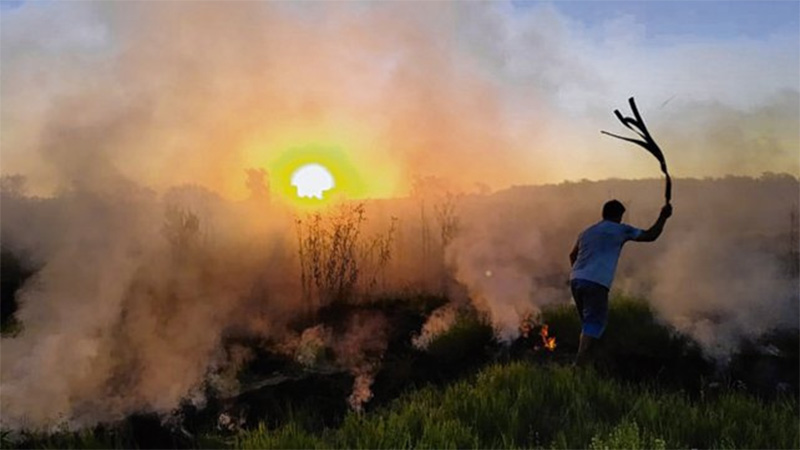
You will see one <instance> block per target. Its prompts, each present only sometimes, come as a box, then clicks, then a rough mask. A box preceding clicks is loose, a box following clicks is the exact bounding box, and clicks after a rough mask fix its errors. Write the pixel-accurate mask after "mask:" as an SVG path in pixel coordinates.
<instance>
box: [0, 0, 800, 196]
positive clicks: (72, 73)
mask: <svg viewBox="0 0 800 450" xmlns="http://www.w3.org/2000/svg"><path fill="white" fill-rule="evenodd" d="M0 13H2V18H0V25H2V29H0V162H2V169H1V170H2V173H3V174H4V175H8V174H23V175H25V176H26V177H27V179H28V186H29V188H30V189H31V190H32V191H34V192H40V193H47V192H54V191H58V190H60V189H68V188H75V186H77V185H90V184H92V183H95V184H97V183H99V185H102V183H105V182H107V180H108V177H109V174H114V176H118V177H122V178H125V179H128V180H134V181H135V182H137V183H140V184H142V185H144V186H148V187H151V188H154V189H157V190H158V189H163V188H166V187H168V186H170V185H175V184H183V183H194V184H200V185H203V186H206V187H208V188H210V189H215V190H218V191H219V192H221V193H224V194H225V195H228V196H230V197H234V198H236V197H242V196H243V195H245V194H246V192H245V188H244V175H243V174H244V170H246V169H248V168H253V167H260V168H264V169H266V170H267V171H269V172H274V173H273V175H274V176H275V178H274V182H275V183H286V182H287V181H286V180H287V179H288V178H289V177H288V175H282V174H280V173H278V167H277V165H278V161H285V160H286V159H287V153H291V152H293V151H295V150H296V149H298V148H300V149H306V150H308V149H309V148H311V147H313V148H315V150H314V151H317V152H324V151H326V150H325V149H332V151H335V152H338V153H337V154H341V155H343V156H342V158H343V159H341V160H340V161H339V162H338V163H337V164H341V165H342V166H343V167H344V166H347V167H348V170H346V171H345V172H347V173H348V174H356V175H348V176H354V177H359V178H360V179H359V180H358V182H353V183H351V184H352V185H353V186H356V185H357V186H360V188H359V189H358V190H357V191H356V190H354V191H352V192H350V194H352V195H354V196H362V197H363V196H375V197H385V196H392V195H404V194H405V193H407V192H409V190H410V189H411V187H412V186H413V183H414V180H416V179H420V178H424V177H438V178H441V179H443V180H445V182H446V183H448V184H449V185H451V186H453V188H454V189H460V190H466V191H469V190H472V189H478V188H481V189H483V188H484V187H489V188H490V189H501V188H504V187H508V186H510V185H515V184H543V183H558V182H561V181H563V180H579V179H604V178H643V177H656V176H659V172H658V166H657V164H656V163H655V161H654V160H653V159H652V158H650V157H649V156H648V155H647V154H646V153H645V152H641V151H640V150H637V149H635V148H632V147H629V146H626V145H625V144H623V143H622V142H621V141H616V140H613V139H610V138H607V137H602V136H601V135H600V133H599V131H600V130H601V129H604V130H608V131H612V132H617V133H624V130H622V129H620V128H621V126H620V125H619V124H618V123H617V122H616V119H615V118H614V116H613V114H612V111H613V110H614V109H617V108H619V109H622V110H623V111H626V108H627V99H628V97H630V96H635V97H636V99H637V104H638V105H639V109H640V111H642V113H643V115H644V117H645V120H646V121H647V123H648V126H649V128H650V129H651V132H652V133H653V134H654V137H655V138H656V140H657V141H658V142H659V144H660V145H661V147H662V148H663V149H664V153H665V155H666V158H667V162H668V164H669V166H670V169H671V171H672V173H673V175H675V176H678V177H681V176H684V177H707V176H710V177H720V176H725V175H729V174H733V175H749V176H758V175H760V174H761V173H763V172H768V171H771V172H788V173H790V174H793V175H796V176H797V175H800V160H799V158H800V156H798V155H800V144H799V143H798V139H799V138H798V134H800V130H798V127H799V126H800V125H798V123H800V101H799V100H798V96H799V94H798V91H799V90H800V19H798V18H799V17H800V2H793V1H786V2H762V1H759V2H745V1H735V2H722V1H719V2H717V1H684V2H681V1H670V2H657V1H641V2H639V1H613V2H604V1H591V2H589V1H585V2H584V1H558V2H510V3H509V2H490V3H456V2H451V3H447V2H441V3H418V2H415V3H410V2H409V3H402V2H389V3H359V2H341V3H336V2H334V3H275V2H263V3H261V2H234V3H225V2H185V3H184V2H123V3H114V2H89V1H86V2H51V1H44V2H24V1H13V2H6V1H3V2H2V8H0ZM290 159H291V158H290Z"/></svg>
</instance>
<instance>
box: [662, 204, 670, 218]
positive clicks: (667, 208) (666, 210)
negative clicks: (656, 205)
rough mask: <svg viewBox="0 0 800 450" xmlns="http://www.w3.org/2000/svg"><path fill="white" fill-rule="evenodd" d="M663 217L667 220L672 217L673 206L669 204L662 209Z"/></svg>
mask: <svg viewBox="0 0 800 450" xmlns="http://www.w3.org/2000/svg"><path fill="white" fill-rule="evenodd" d="M661 217H663V218H665V219H669V218H670V217H672V205H670V204H669V203H667V204H666V205H664V206H663V207H662V208H661Z"/></svg>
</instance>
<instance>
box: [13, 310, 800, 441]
mask: <svg viewBox="0 0 800 450" xmlns="http://www.w3.org/2000/svg"><path fill="white" fill-rule="evenodd" d="M438 302H439V300H437V301H436V302H434V304H428V303H425V305H426V306H425V309H426V311H429V310H430V309H432V308H433V307H434V306H436V305H438ZM421 305H422V304H421ZM375 307H380V308H382V309H384V310H391V307H392V304H385V305H375ZM420 307H421V306H420ZM399 311H400V310H398V311H395V312H394V313H393V314H394V315H398V314H399ZM403 311H404V310H403ZM406 312H407V313H408V311H406ZM409 314H410V313H408V314H407V315H409ZM409 320H410V321H411V322H414V321H413V320H411V319H409ZM542 320H543V322H545V323H547V324H548V325H549V327H550V332H551V333H552V334H553V335H555V336H556V337H557V339H558V348H557V349H556V352H554V353H552V354H551V353H547V352H544V351H539V352H532V351H530V350H529V349H530V348H531V344H532V343H535V341H537V339H538V336H533V337H532V338H531V339H532V341H531V342H522V341H520V342H519V344H520V346H521V348H522V349H527V350H525V351H523V352H520V353H519V354H518V355H517V356H516V357H514V356H511V357H507V358H500V359H496V361H503V362H495V363H489V362H488V361H491V360H492V358H493V356H492V352H493V351H496V350H497V349H498V347H497V345H498V344H497V342H496V340H494V338H493V335H492V329H491V325H490V324H488V323H487V321H486V320H485V319H484V318H481V317H480V316H479V315H473V314H461V315H459V318H458V320H457V321H456V323H455V324H454V326H453V327H452V328H450V329H449V330H448V331H447V332H445V333H443V334H441V335H440V336H438V337H437V338H436V339H434V340H433V341H432V342H431V344H430V345H429V347H428V350H427V351H426V352H424V353H419V352H416V353H415V351H412V350H410V349H411V347H410V344H409V343H408V342H406V341H408V340H409V339H410V337H408V336H406V337H403V336H405V335H404V334H403V333H400V335H399V336H400V337H401V338H402V339H401V340H402V342H403V343H405V344H404V345H400V346H398V347H397V348H396V349H394V350H392V355H393V356H394V357H395V358H399V360H400V361H401V362H402V361H405V362H406V363H407V364H400V363H396V364H394V365H392V364H391V362H390V361H389V360H387V361H384V364H385V366H384V374H383V378H382V380H383V386H384V388H383V389H384V391H383V392H384V394H383V395H381V396H380V397H381V398H382V400H380V401H376V400H374V401H373V403H372V405H371V408H368V412H367V413H361V414H359V413H346V412H345V410H344V409H342V411H341V415H339V416H337V417H336V418H335V420H322V419H321V416H320V414H322V413H321V412H320V411H321V408H320V404H319V398H320V397H319V395H318V394H311V393H310V394H309V396H307V397H303V398H299V397H295V396H294V395H293V394H292V395H289V397H290V398H289V400H290V402H291V404H288V405H287V407H286V408H275V407H274V406H269V407H265V408H266V409H265V411H264V413H263V414H259V415H257V416H256V417H255V418H256V420H261V422H260V423H258V422H256V424H255V425H254V426H252V427H251V428H248V429H244V430H240V431H238V432H234V433H232V434H231V433H228V434H225V433H223V432H219V431H215V429H214V428H213V425H208V426H203V427H199V428H198V429H197V430H196V432H197V434H196V436H195V437H194V438H191V439H184V438H182V439H179V440H176V435H175V434H171V433H170V432H164V433H163V436H161V437H160V438H159V440H157V441H153V442H155V443H156V444H157V445H156V446H159V447H165V446H172V447H195V448H198V447H199V448H221V447H234V448H523V447H524V448H591V449H610V448H631V449H639V448H655V449H660V448H800V425H798V404H797V396H796V395H793V394H783V395H776V396H771V397H768V398H765V397H763V396H758V395H754V394H753V393H752V392H745V391H742V390H740V389H737V388H734V387H733V383H725V382H722V383H715V384H717V385H718V386H717V387H716V388H714V389H706V387H707V386H704V385H703V383H705V381H704V377H706V376H708V374H709V373H712V370H713V368H711V367H710V366H709V364H710V363H709V362H707V361H705V360H704V359H703V358H702V356H701V354H700V352H699V349H698V348H697V346H696V344H694V343H693V342H692V341H691V340H689V339H688V338H686V337H685V336H681V335H679V334H676V333H675V332H673V331H671V330H670V329H669V328H667V327H666V326H663V325H662V324H660V323H658V322H657V321H656V319H655V318H654V315H653V314H652V312H651V311H650V309H649V307H648V305H647V304H646V303H645V302H643V301H640V300H637V299H632V298H625V297H617V298H614V299H612V303H611V309H610V313H609V327H608V329H607V332H606V334H605V336H604V339H603V342H602V345H600V346H599V347H598V348H597V350H598V351H599V352H598V353H599V354H598V358H597V361H596V365H595V368H592V369H581V370H574V369H571V368H570V367H568V366H567V365H565V364H563V363H566V362H568V361H570V360H571V358H572V355H574V352H575V350H576V348H577V337H578V334H579V332H580V326H579V323H578V320H577V315H576V314H575V311H574V309H573V307H572V306H571V305H560V306H554V307H550V308H547V309H545V310H544V311H543V314H542ZM409 323H410V322H409ZM415 323H416V322H415ZM417 325H419V324H417ZM794 345H796V344H794ZM409 352H411V353H409ZM519 358H522V360H519ZM406 360H407V361H406ZM559 362H561V363H559ZM403 368H405V369H404V370H405V372H404V371H403V370H400V369H403ZM404 373H405V374H404ZM345 384H347V383H345ZM348 385H349V384H348ZM380 385H381V378H380V377H379V379H378V382H376V385H375V386H374V387H375V388H376V389H378V390H380V389H381V388H380ZM314 386H316V384H315V385H314ZM325 386H327V385H325ZM386 386H391V388H388V387H386ZM278 389H283V390H285V389H287V386H282V387H280V388H278ZM298 389H299V387H298ZM302 389H304V390H308V389H309V386H306V385H303V386H302ZM321 390H322V391H325V392H328V393H329V387H322V389H321ZM276 392H277V391H276ZM326 395H327V394H326ZM342 395H345V394H342ZM259 398H260V399H261V400H259V402H260V403H259V404H261V403H263V402H264V399H263V398H261V397H259ZM264 398H269V397H264ZM309 402H310V403H309ZM309 405H310V406H309ZM368 406H369V405H368ZM209 414H211V416H210V417H212V418H213V417H215V416H213V411H212V412H210V413H209ZM148 420H149V421H148ZM148 420H145V421H142V420H138V421H133V422H130V421H128V422H129V423H128V424H127V425H122V426H117V427H114V426H107V427H103V426H99V427H97V428H95V429H94V430H92V431H80V432H67V431H62V432H57V433H49V434H48V433H28V434H27V435H23V436H22V439H20V437H19V436H16V437H15V438H14V439H12V438H11V436H9V435H8V434H7V433H6V434H4V435H3V436H2V441H3V442H2V447H3V448H9V447H36V448H120V447H122V448H131V447H138V448H143V447H148V446H150V445H149V444H148V443H147V442H146V439H145V437H146V435H147V436H149V435H151V434H152V433H151V431H150V430H158V426H157V424H156V423H151V422H153V421H154V420H155V421H156V422H157V418H149V419H148ZM145 430H147V431H145ZM161 431H164V430H161Z"/></svg>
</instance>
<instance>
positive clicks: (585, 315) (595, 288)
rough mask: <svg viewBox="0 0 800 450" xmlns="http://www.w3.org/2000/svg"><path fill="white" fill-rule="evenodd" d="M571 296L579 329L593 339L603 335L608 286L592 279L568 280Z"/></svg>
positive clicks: (606, 315)
mask: <svg viewBox="0 0 800 450" xmlns="http://www.w3.org/2000/svg"><path fill="white" fill-rule="evenodd" d="M570 287H571V288H572V298H573V299H574V300H575V306H576V307H577V308H578V315H579V316H580V317H581V324H582V326H581V331H582V332H583V334H585V335H587V336H591V337H593V338H595V339H597V338H599V337H600V336H602V335H603V331H605V329H606V323H607V322H608V288H607V287H605V286H603V285H602V284H598V283H595V282H594V281H588V280H581V279H574V280H572V281H571V282H570Z"/></svg>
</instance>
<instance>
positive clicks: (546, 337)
mask: <svg viewBox="0 0 800 450" xmlns="http://www.w3.org/2000/svg"><path fill="white" fill-rule="evenodd" d="M539 336H541V337H542V345H543V346H544V348H546V349H548V350H550V351H551V352H552V351H553V350H555V349H556V338H555V336H550V330H549V327H548V326H547V324H544V325H542V329H541V330H540V331H539Z"/></svg>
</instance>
